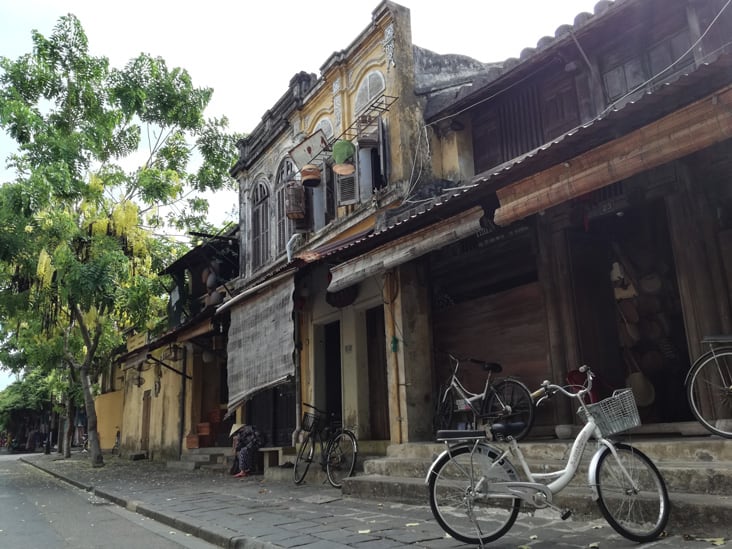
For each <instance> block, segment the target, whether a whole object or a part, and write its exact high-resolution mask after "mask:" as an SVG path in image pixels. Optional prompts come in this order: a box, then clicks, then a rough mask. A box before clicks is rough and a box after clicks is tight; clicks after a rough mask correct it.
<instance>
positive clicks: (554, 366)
mask: <svg viewBox="0 0 732 549" xmlns="http://www.w3.org/2000/svg"><path fill="white" fill-rule="evenodd" d="M560 235H561V232H560ZM537 240H538V243H539V255H538V265H537V267H538V270H539V284H540V286H541V290H542V293H543V296H544V308H545V311H546V328H547V329H546V332H547V337H548V340H549V341H548V354H547V360H548V361H549V373H550V377H549V380H550V381H552V382H553V383H561V380H563V379H564V378H565V376H566V375H567V370H568V367H567V365H568V362H567V352H566V337H565V331H566V329H565V328H566V327H567V326H568V325H567V323H566V322H564V321H563V320H562V317H563V316H566V313H564V311H563V307H562V303H563V302H562V299H563V298H562V295H563V294H564V295H565V301H566V291H565V292H562V288H561V286H562V284H563V280H566V278H567V277H566V276H564V277H562V276H561V274H560V273H561V270H562V267H561V265H562V261H561V258H560V257H559V256H560V254H561V253H562V252H563V253H564V255H565V260H564V265H565V268H566V265H567V260H566V246H565V247H564V250H559V249H557V241H556V238H555V235H554V234H553V233H552V226H551V221H550V219H548V216H539V217H538V220H537ZM531 389H533V387H532V388H531ZM558 401H559V399H557V402H558ZM561 402H562V403H563V404H558V405H555V406H554V423H555V424H557V425H559V424H571V423H573V422H574V418H573V415H572V411H571V410H570V406H569V401H566V402H565V399H562V401H561Z"/></svg>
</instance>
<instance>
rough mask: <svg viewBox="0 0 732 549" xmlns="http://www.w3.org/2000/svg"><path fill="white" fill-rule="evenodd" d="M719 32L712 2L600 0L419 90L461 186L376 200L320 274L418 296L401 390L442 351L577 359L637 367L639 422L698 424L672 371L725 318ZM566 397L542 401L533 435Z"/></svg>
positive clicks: (724, 100) (725, 98)
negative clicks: (484, 65)
mask: <svg viewBox="0 0 732 549" xmlns="http://www.w3.org/2000/svg"><path fill="white" fill-rule="evenodd" d="M730 31H732V11H730V9H728V3H726V2H723V1H710V2H696V1H693V0H691V1H686V0H678V1H672V2H661V1H656V0H625V1H617V2H600V3H598V4H597V6H596V8H595V12H594V13H593V14H589V13H582V14H579V15H578V16H577V17H576V19H575V21H574V22H573V24H571V25H566V26H563V27H560V28H559V29H557V32H556V34H555V36H553V37H545V38H542V39H541V40H540V41H539V42H538V44H537V47H536V48H527V49H526V50H524V52H522V54H521V57H520V58H519V59H509V60H506V61H505V62H503V63H502V64H501V65H500V66H495V65H494V66H492V67H490V68H489V69H487V70H486V71H485V72H483V73H482V74H480V75H478V76H477V77H475V78H473V79H471V81H470V82H469V83H468V84H467V85H465V86H464V87H463V88H462V89H457V88H454V87H453V88H450V89H449V91H447V92H445V93H431V94H427V95H425V111H424V112H425V122H426V128H427V131H426V134H427V135H428V136H429V139H430V148H431V153H432V157H433V168H434V169H435V172H436V173H441V174H442V175H443V176H446V175H447V174H450V177H451V178H454V179H455V181H456V185H455V187H456V188H455V189H451V190H449V191H448V192H443V193H440V194H438V195H436V196H435V197H433V198H432V199H430V200H425V201H423V202H422V203H421V204H420V205H419V207H416V206H415V204H413V203H412V204H410V203H409V201H408V200H405V201H404V204H403V206H402V207H401V208H400V210H401V211H399V210H393V211H392V212H385V215H384V216H383V220H384V223H383V225H382V227H381V229H380V231H378V232H375V233H373V234H371V235H370V236H369V237H368V238H366V237H364V238H361V239H360V240H357V241H355V242H352V243H351V245H350V246H349V248H348V249H345V250H342V251H341V253H340V257H339V261H340V263H339V264H338V265H334V266H332V267H331V269H330V273H331V276H332V281H331V283H330V285H329V287H328V289H329V290H330V291H338V290H340V289H342V288H345V287H352V286H353V285H359V287H360V286H362V285H364V284H369V283H370V282H369V281H370V280H372V279H373V277H374V276H384V278H383V280H384V281H385V283H384V286H385V287H386V288H390V292H391V295H395V296H402V297H401V300H400V299H399V298H398V297H397V298H396V299H395V300H394V301H396V302H397V304H398V306H399V307H401V308H402V310H403V311H402V316H401V319H402V320H404V319H410V318H411V317H410V313H412V314H413V313H414V312H415V311H419V313H418V314H417V315H416V317H415V318H414V323H408V322H405V323H404V324H402V332H401V338H402V339H403V340H404V343H405V346H411V347H412V348H415V347H416V348H419V349H425V350H426V351H427V353H428V355H427V357H426V358H428V357H430V356H434V362H433V363H432V365H433V369H432V370H430V368H429V364H430V360H425V361H424V362H423V364H422V367H420V368H418V367H417V365H416V363H413V364H411V365H410V364H409V362H408V361H407V363H406V364H405V366H404V372H403V373H404V375H403V376H402V377H401V378H400V383H403V384H404V385H406V388H404V389H402V391H403V392H404V393H406V394H407V399H408V400H409V398H410V397H409V393H410V391H413V389H414V387H415V385H414V380H415V379H417V378H419V377H421V376H427V375H429V374H427V373H426V372H428V371H432V372H433V374H434V375H433V378H434V379H443V378H444V377H446V376H447V371H446V366H447V363H446V361H445V359H444V357H442V358H441V355H440V353H439V352H437V351H440V350H450V351H452V352H454V353H457V354H461V355H463V356H477V357H480V358H485V359H487V360H493V361H498V362H500V363H502V364H503V365H504V368H505V370H506V372H507V373H509V374H511V375H517V376H519V377H521V378H522V379H523V380H524V381H525V382H527V384H528V385H530V386H534V387H535V386H537V385H538V384H539V383H540V382H541V380H543V379H547V378H549V379H553V380H561V379H564V378H565V377H566V376H567V374H568V373H569V372H570V371H571V370H573V369H575V368H577V367H578V366H579V365H581V364H584V363H587V364H590V365H591V366H592V367H593V368H594V370H595V371H596V372H598V374H599V378H600V386H601V390H602V392H603V393H605V394H607V393H608V392H609V391H611V390H612V389H614V388H617V387H622V386H625V385H626V384H628V383H630V384H631V385H633V386H634V388H635V389H636V392H637V395H636V397H637V400H638V402H639V404H640V406H641V416H642V419H643V422H644V424H645V425H644V429H645V430H646V431H651V432H681V433H694V432H699V433H702V432H703V431H702V430H701V428H700V427H699V426H698V425H696V424H695V423H694V422H692V421H691V419H692V417H691V414H690V412H689V409H688V407H687V405H686V398H685V394H684V378H685V373H686V371H688V368H689V365H690V363H691V361H692V360H693V358H694V357H695V356H698V355H699V354H700V352H701V350H702V349H701V343H700V340H701V339H702V337H703V336H704V335H705V334H711V333H730V329H731V328H732V325H731V319H732V313H731V300H730V296H731V294H730V287H731V285H730V284H731V282H732V251H731V246H730V235H732V225H731V224H730V220H731V219H732V216H731V215H730V214H731V212H732V209H731V208H732V201H731V199H732V185H730V184H729V181H728V179H729V174H730V166H729V163H728V160H727V159H728V158H729V152H730V151H729V147H730V141H729V138H730V118H729V108H728V102H729V96H730V88H729V86H730V84H731V83H732V80H731V78H732V73H731V72H730V63H731V62H732V58H731V57H730V45H729V39H728V37H729V36H730V35H731V32H730ZM489 53H490V52H487V54H489ZM446 159H447V160H446ZM440 160H441V164H440V162H439V161H440ZM450 162H457V163H456V164H451V163H450ZM440 170H441V171H440ZM394 279H396V280H397V282H396V283H394V286H393V287H392V280H394ZM404 300H406V302H405V301H404ZM394 316H395V317H396V318H400V317H399V316H398V315H394ZM420 321H421V322H424V323H425V324H426V326H423V327H422V326H419V323H420ZM415 325H416V326H417V327H416V328H415ZM432 351H435V352H434V354H432ZM631 374H633V375H631ZM430 396H431V395H430V394H429V392H428V391H426V390H425V391H422V392H421V394H420V393H415V394H412V395H411V401H410V403H409V404H410V405H412V403H415V402H420V399H424V400H429V399H430ZM424 411H425V412H426V413H425V414H424V416H423V419H422V420H421V421H422V422H423V423H424V424H427V422H428V415H429V414H428V413H427V412H429V410H428V409H427V408H425V409H424ZM571 412H572V411H571V410H568V409H565V408H564V407H563V406H562V405H559V404H558V405H556V408H547V409H544V410H543V411H542V413H541V414H540V417H539V424H538V426H537V428H536V429H535V434H536V435H538V434H547V433H551V432H552V426H553V425H555V424H556V423H557V422H559V423H567V422H569V423H571V422H573V421H575V420H574V418H573V415H572V413H571ZM401 417H405V416H401ZM413 417H416V416H410V415H409V414H407V415H406V418H407V419H408V420H410V426H409V428H408V430H407V431H408V432H409V433H410V438H412V437H411V434H412V433H421V432H424V429H420V427H418V426H414V427H412V425H411V419H412V418H413ZM418 421H419V420H418Z"/></svg>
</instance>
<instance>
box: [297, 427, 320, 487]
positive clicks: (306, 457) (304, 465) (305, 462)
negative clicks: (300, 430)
mask: <svg viewBox="0 0 732 549" xmlns="http://www.w3.org/2000/svg"><path fill="white" fill-rule="evenodd" d="M314 454H315V440H314V437H313V435H312V434H308V436H307V437H305V440H303V441H302V444H301V445H300V450H299V451H298V452H297V459H296V460H295V468H294V469H293V470H292V471H293V474H294V475H293V478H294V480H295V484H301V483H302V481H303V480H304V479H305V475H306V474H307V472H308V469H309V468H310V464H311V463H312V462H313V455H314Z"/></svg>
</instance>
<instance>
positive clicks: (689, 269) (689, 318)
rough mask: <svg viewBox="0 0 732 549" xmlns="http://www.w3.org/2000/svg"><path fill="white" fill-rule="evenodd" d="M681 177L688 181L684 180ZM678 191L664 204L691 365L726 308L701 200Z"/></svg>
mask: <svg viewBox="0 0 732 549" xmlns="http://www.w3.org/2000/svg"><path fill="white" fill-rule="evenodd" d="M683 177H684V179H685V180H686V182H688V181H689V178H688V176H683ZM682 187H683V188H682V190H681V191H680V192H678V193H675V194H672V195H667V196H666V199H665V200H666V212H667V217H668V225H669V234H670V235H671V246H672V249H673V252H674V258H675V263H676V278H677V280H678V285H679V296H680V298H681V308H682V310H683V314H684V325H685V328H686V337H687V342H688V346H689V355H690V356H689V359H690V360H691V361H693V360H694V359H695V358H696V357H697V356H699V355H700V354H701V352H702V350H703V349H702V346H701V339H702V338H703V337H704V336H705V335H710V334H716V333H720V332H722V331H724V326H723V322H722V316H723V315H720V307H724V306H726V307H727V308H728V306H727V301H726V300H724V299H720V295H719V291H720V290H719V289H718V287H719V285H720V283H721V280H720V277H721V276H722V273H721V269H720V267H719V265H721V261H719V250H718V248H717V246H716V239H714V238H713V233H711V235H710V229H709V228H708V227H706V224H707V223H708V219H705V217H706V216H704V215H703V213H702V212H704V210H705V208H706V207H705V206H704V202H705V198H704V197H703V196H702V195H701V194H700V193H699V192H697V191H692V190H691V189H690V188H689V185H687V184H686V183H685V184H683V185H682ZM710 237H711V240H712V241H709V239H710ZM715 257H716V260H715ZM715 264H716V265H717V268H716V269H715ZM715 270H716V273H715Z"/></svg>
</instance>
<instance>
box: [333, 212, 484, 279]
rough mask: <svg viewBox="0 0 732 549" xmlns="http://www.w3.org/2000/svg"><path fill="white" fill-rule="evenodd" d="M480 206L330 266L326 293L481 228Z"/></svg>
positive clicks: (390, 267)
mask: <svg viewBox="0 0 732 549" xmlns="http://www.w3.org/2000/svg"><path fill="white" fill-rule="evenodd" d="M482 216H483V208H482V207H480V206H476V207H474V208H471V209H470V210H467V211H464V212H461V213H459V214H457V215H455V216H453V217H450V218H449V219H446V220H444V221H440V222H439V223H435V224H433V225H429V226H427V227H424V228H422V229H419V230H418V231H415V232H413V233H410V234H408V235H405V236H403V237H401V238H398V239H396V240H394V241H392V242H389V243H387V244H384V245H382V246H379V247H378V248H375V249H373V250H371V251H369V252H367V253H365V254H363V255H360V256H358V257H355V258H353V259H349V260H348V261H345V262H343V263H341V264H340V265H337V266H335V267H332V268H331V269H330V273H331V276H332V279H331V281H330V284H329V285H328V291H329V292H337V291H338V290H342V289H344V288H347V287H349V286H352V285H353V284H356V283H358V282H361V281H362V280H365V279H366V278H368V277H370V276H373V275H375V274H379V273H383V272H385V271H388V270H389V269H393V268H394V267H397V266H399V265H401V264H403V263H406V262H407V261H411V260H413V259H417V258H418V257H421V256H423V255H424V254H426V253H429V252H431V251H433V250H436V249H439V248H442V247H443V246H447V245H448V244H452V243H453V242H457V241H458V240H462V239H463V238H466V237H468V236H470V235H472V234H474V233H476V232H478V231H479V230H480V225H479V222H480V218H481V217H482Z"/></svg>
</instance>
